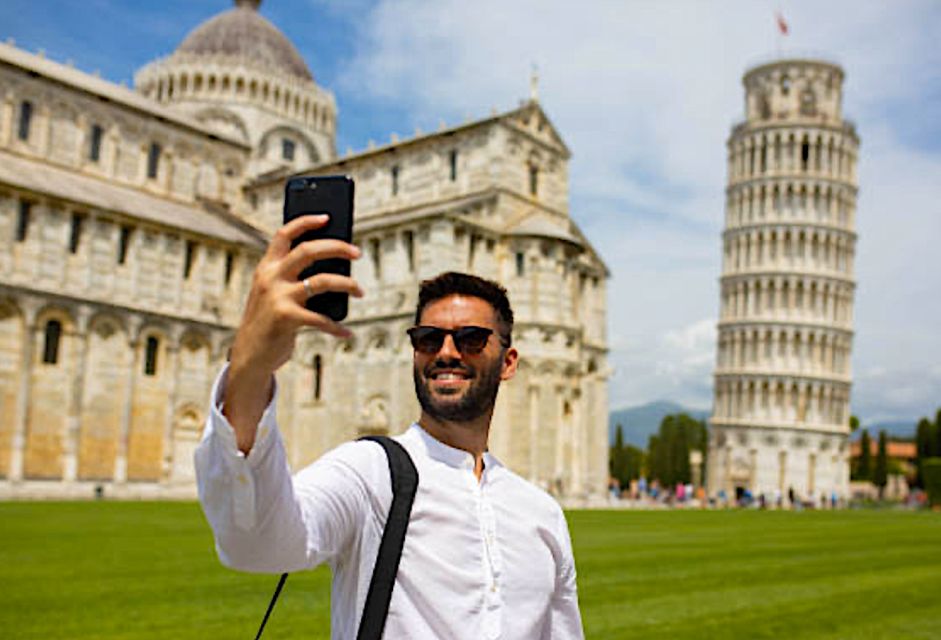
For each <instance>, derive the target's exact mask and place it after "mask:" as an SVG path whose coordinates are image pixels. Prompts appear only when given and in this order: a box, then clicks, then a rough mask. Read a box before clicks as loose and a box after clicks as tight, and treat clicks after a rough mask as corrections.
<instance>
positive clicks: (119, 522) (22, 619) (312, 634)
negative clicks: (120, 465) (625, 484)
mask: <svg viewBox="0 0 941 640" xmlns="http://www.w3.org/2000/svg"><path fill="white" fill-rule="evenodd" d="M568 516H569V522H570V525H571V528H572V537H573V540H574V544H575V556H576V560H577V564H578V571H579V580H578V584H579V594H580V599H581V606H582V616H583V618H584V622H585V630H586V634H587V636H588V637H589V638H605V639H607V638H622V637H623V638H852V639H854V640H855V639H859V638H941V514H937V513H901V512H891V511H855V512H819V513H815V512H804V513H785V512H768V513H765V512H588V511H582V512H571V513H569V514H568ZM275 583H276V578H275V577H273V576H253V575H247V574H240V573H236V572H233V571H229V570H227V569H224V568H222V567H221V566H220V565H219V564H218V562H217V560H216V557H215V553H214V552H213V550H212V540H211V537H210V535H209V529H208V526H207V525H206V524H205V522H204V521H203V518H202V515H201V513H200V511H199V508H198V506H196V505H195V504H180V503H113V502H103V503H56V504H50V503H0V584H2V585H3V591H4V596H3V604H2V607H0V628H2V629H3V631H2V636H3V637H4V638H43V639H51V638H70V639H71V638H135V639H136V638H226V639H228V638H252V637H254V633H255V631H256V629H257V625H258V623H259V621H260V618H261V616H262V614H263V613H264V608H265V606H266V604H267V602H268V598H269V597H270V595H271V591H272V590H273V588H274V585H275ZM329 615H330V614H329V573H328V572H327V571H326V570H322V569H321V570H318V571H316V572H311V573H307V574H298V575H292V576H291V577H290V578H289V580H288V584H287V587H286V589H285V592H284V594H283V595H282V598H281V601H280V602H279V603H278V607H277V609H276V610H275V613H274V615H273V617H272V620H271V621H270V622H269V625H268V629H267V630H266V632H265V636H266V637H270V638H271V639H272V640H274V639H278V638H281V639H284V638H328V637H329Z"/></svg>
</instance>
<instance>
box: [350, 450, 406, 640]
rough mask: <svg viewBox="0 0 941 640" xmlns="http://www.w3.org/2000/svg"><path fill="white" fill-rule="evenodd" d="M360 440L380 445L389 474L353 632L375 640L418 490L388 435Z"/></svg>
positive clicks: (360, 639)
mask: <svg viewBox="0 0 941 640" xmlns="http://www.w3.org/2000/svg"><path fill="white" fill-rule="evenodd" d="M360 440H372V441H373V442H378V443H379V444H380V445H382V448H383V449H385V452H386V456H387V457H388V458H389V473H390V475H391V477H392V506H391V507H390V508H389V515H388V517H387V518H386V526H385V529H384V530H383V531H382V541H381V542H380V543H379V554H378V556H377V558H376V566H375V568H374V569H373V573H372V579H371V580H370V581H369V592H368V593H367V594H366V604H365V606H364V608H363V617H362V618H361V619H360V622H359V633H357V635H356V639H357V640H379V639H380V638H381V637H382V631H383V629H384V628H385V624H386V617H387V616H388V614H389V602H390V601H391V600H392V588H393V587H394V586H395V576H396V574H397V573H398V571H399V560H401V558H402V547H403V545H404V544H405V532H406V529H408V521H409V517H410V515H411V512H412V503H413V502H414V501H415V492H416V491H417V490H418V470H417V469H415V463H413V462H412V458H411V456H409V455H408V451H406V450H405V448H404V447H403V446H402V445H400V444H399V443H398V442H396V441H395V440H393V439H392V438H389V437H387V436H364V437H362V438H360Z"/></svg>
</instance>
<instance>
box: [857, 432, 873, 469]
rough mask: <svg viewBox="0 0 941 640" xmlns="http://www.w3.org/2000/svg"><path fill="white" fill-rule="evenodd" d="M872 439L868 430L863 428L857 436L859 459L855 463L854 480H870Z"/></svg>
mask: <svg viewBox="0 0 941 640" xmlns="http://www.w3.org/2000/svg"><path fill="white" fill-rule="evenodd" d="M871 447H872V441H871V440H870V439H869V430H868V429H863V434H862V436H861V437H860V438H859V461H858V462H857V463H856V480H872V451H871Z"/></svg>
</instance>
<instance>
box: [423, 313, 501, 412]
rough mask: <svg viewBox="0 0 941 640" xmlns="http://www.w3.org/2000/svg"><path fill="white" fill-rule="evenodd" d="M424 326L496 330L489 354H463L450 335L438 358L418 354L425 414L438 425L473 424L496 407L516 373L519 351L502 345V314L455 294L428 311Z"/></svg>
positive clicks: (439, 351)
mask: <svg viewBox="0 0 941 640" xmlns="http://www.w3.org/2000/svg"><path fill="white" fill-rule="evenodd" d="M419 324H420V325H422V326H432V327H438V328H440V329H460V328H461V327H467V326H475V327H485V328H488V329H492V330H493V333H492V334H491V335H490V338H489V339H488V340H487V344H486V346H485V347H484V349H483V351H481V352H480V353H477V354H469V353H461V352H460V351H459V350H458V348H457V345H455V344H454V337H453V336H451V335H448V336H445V338H444V342H443V344H442V345H441V348H440V349H439V350H438V352H437V353H434V354H427V353H422V352H420V351H417V350H416V351H415V352H414V353H415V355H414V364H413V369H412V373H413V377H414V379H415V393H416V394H417V396H418V402H419V403H420V404H421V407H422V410H423V411H424V412H425V413H427V414H428V415H429V416H431V417H432V418H435V419H436V420H442V421H448V422H469V421H471V420H475V419H477V418H479V417H480V416H482V415H484V414H485V413H487V412H489V411H490V410H491V409H492V408H493V403H494V402H495V401H496V398H497V390H498V389H499V388H500V382H501V381H502V380H508V379H510V378H511V377H513V374H514V373H515V372H516V362H517V358H518V355H517V352H516V349H513V348H506V347H504V346H503V345H502V343H501V341H500V333H499V327H498V325H497V317H496V313H495V312H494V310H493V307H492V306H490V303H489V302H486V301H485V300H481V299H480V298H474V297H470V296H462V295H452V296H448V297H446V298H441V299H440V300H435V301H434V302H432V303H431V304H429V305H428V306H426V307H425V308H424V310H423V311H422V316H421V322H420V323H419Z"/></svg>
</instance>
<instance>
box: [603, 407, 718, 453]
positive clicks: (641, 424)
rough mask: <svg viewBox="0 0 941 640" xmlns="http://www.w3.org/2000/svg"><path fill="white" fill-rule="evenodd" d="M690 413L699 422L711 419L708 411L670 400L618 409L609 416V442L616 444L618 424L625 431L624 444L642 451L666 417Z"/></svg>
mask: <svg viewBox="0 0 941 640" xmlns="http://www.w3.org/2000/svg"><path fill="white" fill-rule="evenodd" d="M674 413H688V414H689V415H690V416H692V417H693V418H696V419H697V420H703V419H705V418H707V417H709V411H708V410H706V409H691V408H689V407H684V406H683V405H681V404H677V403H676V402H671V401H669V400H656V401H654V402H648V403H647V404H642V405H639V406H636V407H627V408H624V409H618V410H616V411H612V412H611V413H610V414H608V442H609V443H610V444H614V437H615V433H616V432H617V427H618V424H620V425H621V426H622V427H623V429H624V442H626V443H627V444H632V445H634V446H635V447H640V448H641V449H646V448H647V441H648V440H649V438H650V435H651V434H653V433H656V432H657V430H658V429H659V428H660V422H661V421H662V420H663V418H664V416H668V415H670V414H674Z"/></svg>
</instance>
